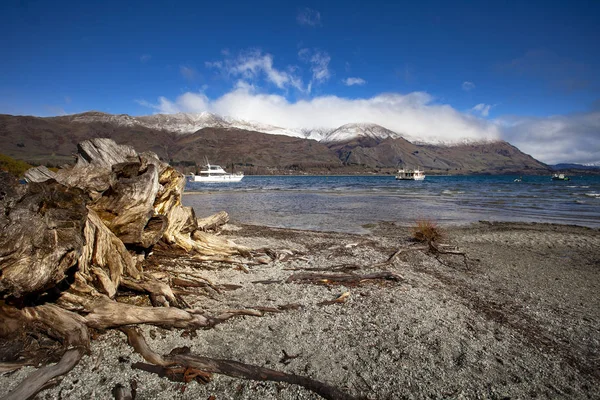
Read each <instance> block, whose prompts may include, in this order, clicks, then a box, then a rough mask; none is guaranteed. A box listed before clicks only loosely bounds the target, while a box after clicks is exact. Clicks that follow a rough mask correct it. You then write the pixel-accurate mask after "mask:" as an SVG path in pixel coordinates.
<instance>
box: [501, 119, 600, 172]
mask: <svg viewBox="0 0 600 400" xmlns="http://www.w3.org/2000/svg"><path fill="white" fill-rule="evenodd" d="M496 123H497V124H498V125H500V126H502V133H503V139H504V140H506V141H507V142H510V143H511V144H513V145H515V146H517V147H518V148H519V149H520V150H521V151H523V152H525V153H527V154H531V155H532V156H534V157H535V158H537V159H538V160H540V161H543V162H546V163H550V164H558V163H563V162H564V163H569V162H576V163H581V164H597V165H600V134H599V133H600V111H599V110H593V111H589V112H585V113H576V114H568V115H554V116H550V117H544V118H536V117H502V118H500V119H498V120H497V121H496Z"/></svg>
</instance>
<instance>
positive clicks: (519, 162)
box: [0, 112, 549, 174]
mask: <svg viewBox="0 0 600 400" xmlns="http://www.w3.org/2000/svg"><path fill="white" fill-rule="evenodd" d="M128 117H129V116H122V115H121V116H117V118H115V116H114V115H112V114H103V113H95V112H91V113H84V114H77V115H74V116H62V117H48V118H40V117H29V116H11V115H0V141H1V144H0V153H4V154H6V155H9V156H11V157H13V158H17V159H21V160H25V161H28V162H30V163H37V164H46V165H61V164H64V163H68V162H72V154H73V153H75V152H76V146H77V143H79V142H81V141H83V140H86V139H90V138H95V137H109V138H112V139H114V140H115V141H116V142H117V143H122V144H129V145H132V146H133V147H134V148H135V149H136V150H137V151H140V152H143V151H153V152H155V153H157V154H158V155H159V156H160V157H161V158H162V159H164V160H165V161H168V162H171V163H173V164H175V165H179V166H180V167H181V170H182V171H184V172H191V169H192V168H193V165H194V164H202V162H203V160H204V156H206V157H208V158H209V160H210V161H211V162H212V163H216V164H224V165H231V164H234V165H236V166H237V167H236V168H241V169H243V170H244V171H245V172H246V173H249V174H250V173H260V174H288V173H294V174H298V173H310V174H346V173H349V174H361V173H390V174H391V173H394V171H395V170H396V169H397V167H398V166H399V165H406V166H409V167H411V166H419V167H422V168H425V169H426V171H427V173H440V174H441V173H443V174H472V173H490V174H498V173H522V174H524V173H539V174H546V173H549V167H548V166H546V165H545V164H543V163H540V162H539V161H537V160H535V159H534V158H533V157H531V156H529V155H527V154H524V153H522V152H521V151H519V150H518V149H517V148H515V147H514V146H512V145H510V144H509V143H507V142H502V141H498V142H487V143H478V144H474V143H466V144H456V145H453V146H437V145H420V144H415V143H412V142H410V141H408V140H407V139H405V138H403V137H402V136H401V135H398V134H395V133H394V132H392V131H389V130H385V128H382V127H373V125H371V124H350V125H349V126H346V128H344V129H349V131H353V130H354V131H356V129H355V128H365V127H367V128H369V129H371V128H372V129H374V131H372V132H371V133H373V132H376V133H377V132H383V133H384V134H383V135H380V134H378V133H377V134H375V133H374V134H371V135H359V136H354V137H353V138H352V139H349V140H348V139H347V140H341V141H332V142H324V141H316V140H313V139H306V138H304V137H293V136H289V135H282V134H272V133H271V134H267V133H262V132H257V131H255V130H252V129H240V128H236V127H232V126H231V125H228V124H224V125H223V124H222V123H221V120H219V119H214V120H212V123H213V125H214V126H213V127H205V128H202V129H200V130H198V131H195V132H193V133H190V134H180V133H177V132H174V131H167V130H164V129H159V128H156V127H154V128H151V127H150V128H149V127H146V126H143V125H140V124H138V123H137V121H131V120H130V119H129V118H133V117H129V118H128ZM187 117H188V116H182V115H180V116H175V117H174V118H177V121H180V120H181V119H182V118H187ZM204 118H205V119H206V118H212V117H211V116H210V115H205V116H204ZM152 121H155V119H154V120H152ZM151 126H154V125H151ZM224 126H225V127H224ZM382 130H383V131H382ZM390 132H391V133H390Z"/></svg>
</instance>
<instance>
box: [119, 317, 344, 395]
mask: <svg viewBox="0 0 600 400" xmlns="http://www.w3.org/2000/svg"><path fill="white" fill-rule="evenodd" d="M121 330H122V331H123V332H124V333H125V334H126V335H127V340H128V343H129V344H130V345H131V346H132V347H133V348H134V349H135V351H136V352H138V353H139V354H140V355H141V356H142V357H143V358H144V359H145V360H146V361H148V362H149V363H151V364H154V365H157V366H160V367H165V368H169V367H173V366H179V367H180V368H183V369H184V371H185V370H186V369H188V368H191V369H193V370H200V371H204V372H208V373H218V374H223V375H227V376H231V377H234V378H243V379H250V380H257V381H273V382H286V383H290V384H294V385H300V386H302V387H304V388H306V389H308V390H310V391H312V392H314V393H316V394H318V395H320V396H321V397H323V398H325V399H336V400H337V399H342V400H343V399H348V400H350V399H354V397H353V396H351V395H349V394H347V393H344V392H343V391H342V390H340V389H338V388H337V387H335V386H331V385H329V384H327V383H324V382H320V381H317V380H314V379H311V378H308V377H305V376H299V375H294V374H287V373H285V372H281V371H276V370H272V369H269V368H263V367H259V366H255V365H249V364H244V363H241V362H237V361H231V360H219V359H213V358H208V357H202V356H199V355H196V354H192V353H190V352H189V349H188V348H180V349H174V350H173V351H171V353H170V354H169V355H166V356H161V355H160V354H158V353H156V352H154V351H153V350H152V349H151V348H150V346H148V344H147V343H146V340H145V339H144V337H143V335H142V334H141V333H140V332H139V331H138V330H136V329H133V328H122V329H121Z"/></svg>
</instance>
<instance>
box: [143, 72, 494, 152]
mask: <svg viewBox="0 0 600 400" xmlns="http://www.w3.org/2000/svg"><path fill="white" fill-rule="evenodd" d="M139 103H140V104H142V105H145V106H150V107H152V108H153V109H154V110H156V112H159V113H173V112H194V113H198V112H204V111H206V112H213V113H216V114H219V115H225V116H231V117H233V118H238V119H243V120H247V121H258V122H261V123H266V124H271V125H275V126H281V127H285V128H292V129H304V128H308V129H311V128H337V127H339V126H340V125H344V124H348V123H353V122H370V123H375V124H379V125H382V126H384V127H386V128H388V129H391V130H393V131H396V132H399V133H402V134H404V135H405V136H406V137H407V138H408V137H409V138H411V139H412V140H420V141H447V142H452V141H459V140H463V139H468V140H494V139H499V138H500V130H499V129H498V126H496V125H495V124H492V123H490V122H488V121H486V120H483V119H480V118H477V117H475V116H473V115H470V114H464V113H461V112H459V111H457V110H455V109H454V108H452V107H451V106H449V105H445V104H436V103H435V102H434V98H433V97H432V96H430V95H429V94H427V93H425V92H413V93H409V94H399V93H384V94H380V95H377V96H375V97H371V98H365V99H348V98H343V97H338V96H320V97H314V98H312V99H310V100H299V101H296V102H290V101H288V100H287V99H286V98H285V97H283V96H280V95H276V94H264V93H256V92H254V91H253V87H252V86H250V85H246V84H243V83H240V84H238V87H237V88H235V89H234V90H232V91H230V92H229V93H226V94H225V95H223V96H221V97H219V98H217V99H209V98H208V97H207V96H206V95H204V94H202V93H190V92H188V93H184V94H183V95H181V96H179V97H178V98H177V99H175V100H169V99H167V98H165V97H160V98H159V99H158V103H157V104H149V103H147V102H139Z"/></svg>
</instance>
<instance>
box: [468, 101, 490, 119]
mask: <svg viewBox="0 0 600 400" xmlns="http://www.w3.org/2000/svg"><path fill="white" fill-rule="evenodd" d="M492 108H494V106H492V105H490V104H483V103H479V104H477V105H476V106H475V107H473V108H471V112H475V113H479V114H481V116H483V117H487V116H489V115H490V110H491V109H492Z"/></svg>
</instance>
